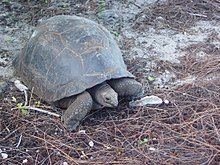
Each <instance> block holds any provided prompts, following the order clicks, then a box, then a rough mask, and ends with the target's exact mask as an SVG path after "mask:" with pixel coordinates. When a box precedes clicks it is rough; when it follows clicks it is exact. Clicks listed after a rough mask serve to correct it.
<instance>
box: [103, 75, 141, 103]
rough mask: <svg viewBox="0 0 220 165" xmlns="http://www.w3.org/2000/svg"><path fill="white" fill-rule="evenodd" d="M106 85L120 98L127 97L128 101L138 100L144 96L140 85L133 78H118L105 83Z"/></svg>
mask: <svg viewBox="0 0 220 165" xmlns="http://www.w3.org/2000/svg"><path fill="white" fill-rule="evenodd" d="M107 83H108V84H109V85H110V86H111V87H112V88H113V89H114V91H115V92H117V93H118V95H119V96H121V97H128V98H130V99H133V98H139V97H141V96H142V95H143V94H144V90H143V87H142V85H141V83H139V82H137V81H136V80H135V79H133V78H119V79H112V80H109V81H107Z"/></svg>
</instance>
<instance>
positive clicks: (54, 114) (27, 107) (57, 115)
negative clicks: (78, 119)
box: [11, 106, 61, 117]
mask: <svg viewBox="0 0 220 165" xmlns="http://www.w3.org/2000/svg"><path fill="white" fill-rule="evenodd" d="M22 108H24V109H29V110H34V111H38V112H42V113H46V114H48V115H52V116H55V117H61V115H59V114H57V113H54V112H49V111H46V110H43V109H40V108H36V107H32V106H22ZM14 109H19V108H17V107H16V108H12V109H11V110H14Z"/></svg>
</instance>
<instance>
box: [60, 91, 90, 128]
mask: <svg viewBox="0 0 220 165" xmlns="http://www.w3.org/2000/svg"><path fill="white" fill-rule="evenodd" d="M58 104H59V105H63V106H68V108H67V110H66V111H65V112H64V114H63V116H62V120H63V122H64V125H65V127H66V128H67V129H68V130H69V131H73V130H75V129H76V127H77V126H78V125H79V124H80V121H82V120H83V118H85V116H86V115H87V114H88V113H89V112H90V110H91V109H92V106H93V100H92V97H91V95H90V94H89V92H86V91H85V92H83V93H81V94H79V95H77V96H73V97H69V98H67V99H66V100H65V99H62V100H61V101H60V103H59V102H58Z"/></svg>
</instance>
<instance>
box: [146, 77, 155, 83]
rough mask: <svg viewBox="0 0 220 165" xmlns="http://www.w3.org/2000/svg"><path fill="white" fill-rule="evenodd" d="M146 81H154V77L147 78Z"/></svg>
mask: <svg viewBox="0 0 220 165" xmlns="http://www.w3.org/2000/svg"><path fill="white" fill-rule="evenodd" d="M147 79H148V81H150V82H152V81H155V77H154V76H148V77H147Z"/></svg>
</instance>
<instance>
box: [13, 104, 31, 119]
mask: <svg viewBox="0 0 220 165" xmlns="http://www.w3.org/2000/svg"><path fill="white" fill-rule="evenodd" d="M16 107H17V109H19V110H20V111H21V114H22V115H24V116H26V115H28V114H29V110H28V109H27V108H26V106H24V105H23V103H17V105H16Z"/></svg>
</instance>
